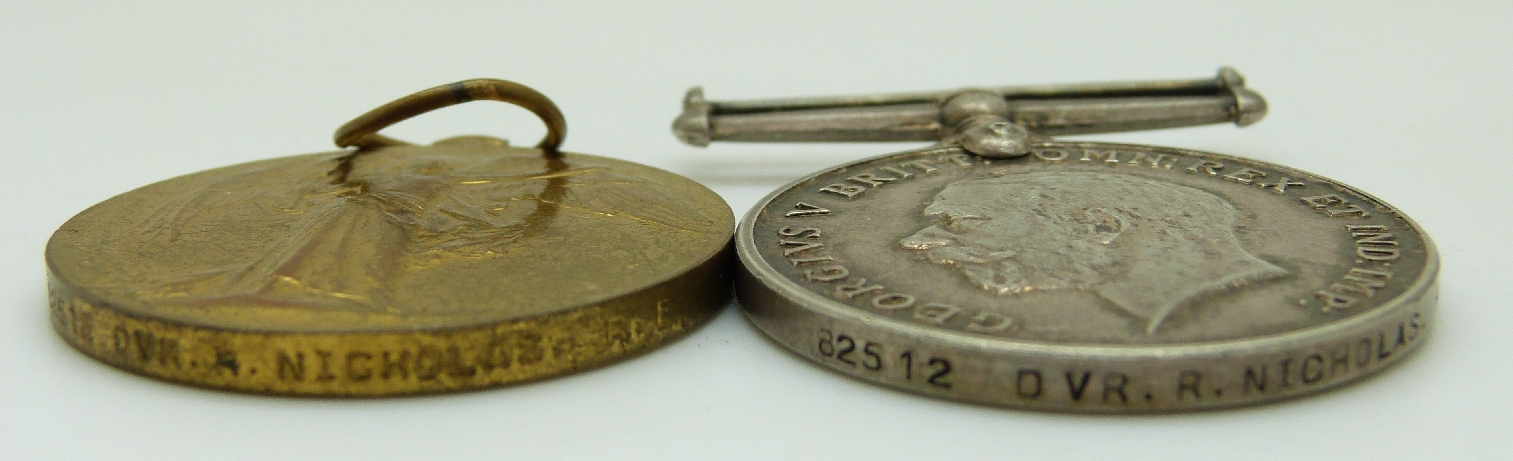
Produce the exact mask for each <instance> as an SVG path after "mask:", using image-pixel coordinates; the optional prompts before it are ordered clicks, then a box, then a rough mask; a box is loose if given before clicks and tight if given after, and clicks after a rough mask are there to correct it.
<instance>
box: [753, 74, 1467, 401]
mask: <svg viewBox="0 0 1513 461" xmlns="http://www.w3.org/2000/svg"><path fill="white" fill-rule="evenodd" d="M1223 74H1224V73H1221V77H1222V75H1223ZM1234 77H1235V79H1236V80H1238V74H1235V76H1234ZM1129 87H1136V86H1135V85H1129ZM964 93H966V92H961V93H957V95H960V94H964ZM1250 94H1251V95H1254V93H1250ZM1137 98H1143V97H1137ZM1254 99H1256V100H1257V101H1259V96H1254ZM947 103H948V100H947V101H943V102H942V104H941V105H942V106H946V105H947ZM1008 103H1009V105H1011V106H1012V105H1013V104H1014V102H1013V101H1008ZM1231 104H1232V105H1231V106H1230V107H1231V108H1233V107H1237V106H1235V105H1233V104H1234V103H1233V102H1231ZM1259 104H1262V105H1263V107H1264V103H1259ZM992 105H993V104H991V103H986V104H976V105H975V106H976V107H990V106H992ZM950 112H951V111H950V110H949V108H947V109H941V110H939V113H942V114H947V115H946V116H942V117H941V120H945V119H946V118H948V116H949V117H957V118H964V119H970V118H971V117H972V115H970V114H969V116H966V117H961V116H950V115H949V114H950ZM981 112H982V111H979V115H981ZM1232 114H1234V115H1235V118H1234V119H1231V120H1237V119H1241V120H1242V119H1244V115H1243V111H1239V110H1236V111H1233V112H1232ZM989 115H992V114H989ZM1251 121H1254V120H1251ZM993 123H1006V124H1007V125H1008V126H1007V127H1002V126H1000V127H998V128H999V129H998V131H999V132H1000V134H1003V133H1007V135H1006V136H1004V139H1009V140H1012V141H1014V142H1020V143H1021V146H1022V147H1021V148H1020V149H1019V151H1020V152H1019V153H1018V154H1019V155H1007V156H983V155H973V153H972V152H971V150H972V147H973V146H972V143H971V142H969V141H970V140H963V139H962V138H963V135H964V133H956V134H951V135H945V136H942V145H939V146H935V147H931V148H927V149H922V150H916V151H909V152H903V153H898V154H891V155H886V156H882V157H875V158H871V159H867V160H862V161H858V162H854V163H850V164H846V165H841V166H838V167H835V168H832V169H829V170H826V171H821V172H818V173H815V174H813V175H810V176H808V177H805V178H803V179H800V180H798V181H796V182H794V183H792V184H789V185H788V186H786V187H784V188H782V189H780V190H778V191H777V192H774V193H773V194H771V195H769V196H768V197H767V198H766V199H764V200H763V201H762V202H760V203H759V204H758V205H757V206H756V208H754V209H753V210H752V211H751V212H750V213H749V214H747V216H746V218H745V220H744V221H743V222H742V224H741V225H740V226H739V227H738V228H737V235H736V245H737V252H738V254H739V255H740V257H741V261H742V274H741V275H740V276H739V278H738V280H737V289H738V293H739V297H740V300H741V304H742V306H743V307H744V309H745V310H746V312H747V315H748V317H749V318H751V320H752V321H753V322H754V323H756V325H758V326H759V327H760V328H761V329H762V330H763V331H765V332H766V333H768V334H769V335H770V336H772V337H773V338H774V339H775V340H777V341H778V342H779V343H781V344H783V345H784V346H786V347H788V348H790V349H792V350H793V351H794V352H796V353H798V354H800V355H802V356H804V357H807V358H809V359H811V360H813V361H815V362H817V363H819V364H821V365H823V366H825V367H828V368H831V369H834V370H836V371H839V372H842V373H846V374H848V375H851V376H854V377H857V378H860V379H863V380H867V381H871V382H875V383H879V384H884V385H887V386H892V387H896V388H900V389H905V390H909V391H913V392H919V393H923V394H927V395H932V396H937V397H943V398H949V399H957V400H966V401H973V402H981V403H989V404H997V405H1006V406H1012V407H1021V408H1033V409H1042V410H1056V411H1079V412H1102V413H1131V412H1151V411H1184V410H1201V409H1211V408H1222V407H1233V406H1239V405H1248V404H1255V403H1262V402H1268V401H1275V400H1280V399H1286V398H1290V397H1295V396H1300V395H1305V394H1309V393H1313V392H1317V391H1321V390H1324V389H1329V388H1332V387H1336V386H1339V385H1342V384H1345V383H1348V382H1351V381H1354V380H1356V379H1359V378H1361V377H1364V376H1368V375H1370V374H1372V373H1374V372H1376V371H1378V370H1380V369H1382V368H1384V367H1386V366H1389V365H1391V364H1393V363H1396V362H1397V361H1399V360H1401V359H1402V358H1403V357H1405V356H1406V355H1408V353H1409V352H1410V351H1412V350H1414V349H1415V348H1416V347H1417V346H1418V345H1419V344H1420V343H1421V342H1422V341H1423V340H1424V338H1425V334H1426V332H1427V328H1428V327H1429V324H1430V322H1431V320H1432V317H1433V313H1434V309H1435V304H1436V301H1437V283H1436V281H1437V274H1438V264H1439V263H1438V255H1437V253H1436V251H1435V250H1434V247H1433V244H1432V243H1431V242H1430V240H1429V238H1428V237H1427V236H1426V235H1425V234H1424V233H1423V231H1422V230H1420V229H1419V228H1418V227H1417V225H1415V224H1414V223H1413V222H1412V221H1411V220H1410V219H1408V218H1407V217H1406V216H1403V215H1402V214H1401V213H1399V212H1398V211H1397V210H1396V209H1394V208H1392V207H1391V206H1390V205H1387V204H1386V203H1383V202H1382V201H1380V200H1378V199H1376V198H1374V197H1371V196H1370V195H1367V194H1365V193H1362V192H1360V191H1357V190H1355V189H1353V188H1350V187H1349V186H1346V185H1343V184H1340V183H1338V182H1335V181H1331V180H1329V179H1327V178H1323V177H1320V176H1317V175H1313V174H1310V173H1306V172H1302V171H1298V170H1294V169H1291V168H1287V167H1283V166H1278V165H1272V164H1269V163H1265V162H1260V161H1255V160H1249V159H1243V158H1237V157H1230V156H1225V155H1220V154H1213V153H1206V152H1197V151H1190V150H1182V149H1174V148H1167V147H1155V146H1141V145H1126V144H1110V143H1094V142H1058V141H1052V140H1049V139H1046V138H1043V137H1040V136H1037V135H1036V134H1038V133H1036V134H1015V133H1022V132H1024V131H1025V130H1023V129H1022V128H1021V127H1019V126H1017V124H1012V123H1008V122H1004V121H999V122H993ZM1110 123H1115V124H1117V121H1112V122H1110ZM947 124H948V123H947ZM1016 128H1017V129H1018V130H1017V131H1016V130H1015V129H1016Z"/></svg>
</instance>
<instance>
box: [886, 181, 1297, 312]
mask: <svg viewBox="0 0 1513 461" xmlns="http://www.w3.org/2000/svg"><path fill="white" fill-rule="evenodd" d="M924 214H925V216H926V217H927V218H928V219H930V220H932V221H933V222H934V223H933V224H932V225H930V226H928V227H926V228H924V229H921V230H920V231H918V232H916V233H914V234H913V235H910V236H908V237H905V238H903V239H902V240H900V241H899V244H900V245H901V246H903V248H905V249H909V250H915V251H919V252H921V253H922V254H923V255H924V256H925V257H926V258H928V259H929V260H930V261H931V262H933V263H935V264H941V265H944V266H948V267H951V268H953V269H955V270H957V271H959V272H960V273H961V274H962V275H963V276H965V277H966V279H967V280H969V281H970V282H971V283H972V284H973V285H975V286H977V287H978V288H981V289H983V290H987V291H988V292H991V293H993V294H995V295H998V296H1014V295H1017V294H1021V293H1029V292H1035V291H1046V290H1083V291H1088V292H1092V293H1094V294H1096V295H1097V296H1098V297H1100V298H1102V299H1103V300H1105V301H1107V303H1108V304H1109V305H1112V306H1113V307H1115V308H1117V309H1118V310H1119V311H1121V312H1123V313H1125V314H1127V315H1129V316H1132V317H1134V318H1136V319H1138V320H1140V321H1141V322H1143V323H1144V325H1145V331H1146V333H1147V334H1153V333H1154V332H1155V331H1156V329H1157V328H1158V327H1159V326H1160V325H1161V322H1162V321H1164V320H1166V319H1167V318H1168V317H1169V316H1171V315H1172V314H1173V313H1174V312H1176V311H1177V310H1178V309H1180V308H1182V307H1183V306H1186V305H1188V304H1190V303H1192V302H1193V301H1195V300H1197V299H1199V298H1201V297H1203V296H1206V295H1210V294H1213V293H1218V292H1222V291H1227V290H1231V289H1234V288H1237V287H1241V286H1244V285H1248V284H1252V283H1257V282H1261V281H1265V280H1271V279H1276V278H1280V277H1284V276H1287V275H1288V271H1286V270H1284V269H1282V268H1280V267H1277V266H1276V265H1274V264H1272V263H1269V262H1267V261H1265V260H1262V259H1261V258H1258V257H1256V256H1255V255H1252V254H1251V253H1250V252H1248V251H1246V250H1245V248H1243V247H1242V246H1241V244H1240V239H1239V237H1237V236H1236V234H1235V225H1236V223H1237V221H1238V220H1239V217H1240V213H1239V211H1238V210H1236V209H1235V207H1234V205H1232V204H1230V203H1229V202H1228V201H1227V200H1225V199H1224V198H1222V197H1219V196H1217V195H1214V194H1212V193H1209V192H1205V191H1202V190H1199V189H1195V188H1192V187H1188V186H1182V185H1177V184H1172V183H1167V182H1161V181H1156V180H1151V179H1146V178H1142V177H1138V176H1130V175H1123V174H1114V173H1097V172H1035V173H1018V174H1005V175H998V176H988V177H980V178H975V179H968V180H964V181H960V182H957V183H954V184H951V185H949V186H947V187H946V188H945V189H943V190H941V191H940V193H939V194H937V195H936V196H935V198H934V200H933V201H932V202H931V203H930V205H929V206H927V207H926V208H925V210H924Z"/></svg>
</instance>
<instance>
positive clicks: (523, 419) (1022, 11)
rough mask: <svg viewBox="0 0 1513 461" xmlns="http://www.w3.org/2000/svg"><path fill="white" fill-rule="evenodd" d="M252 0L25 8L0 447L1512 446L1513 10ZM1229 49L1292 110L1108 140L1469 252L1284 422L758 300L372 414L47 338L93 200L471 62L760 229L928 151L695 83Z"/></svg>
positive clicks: (1142, 67)
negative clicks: (1257, 164)
mask: <svg viewBox="0 0 1513 461" xmlns="http://www.w3.org/2000/svg"><path fill="white" fill-rule="evenodd" d="M211 3H226V4H225V5H213V4H211ZM239 3H243V2H157V1H144V2H96V3H81V2H44V1H29V2H24V1H6V2H4V3H3V4H0V40H3V42H0V168H3V169H0V175H3V176H0V191H3V192H0V197H3V199H0V200H3V202H0V203H3V207H4V208H3V213H4V219H3V234H0V242H3V243H0V248H3V252H4V253H3V258H0V458H3V459H6V460H12V459H15V460H29V459H149V458H151V459H365V460H380V459H708V460H714V459H720V460H723V459H795V458H797V459H926V458H929V459H945V460H954V459H1073V458H1079V459H1155V458H1162V459H1195V458H1212V459H1221V458H1222V459H1262V458H1264V459H1324V458H1329V457H1341V459H1371V460H1380V459H1494V458H1500V459H1507V458H1506V456H1509V455H1508V453H1509V452H1510V450H1513V441H1510V438H1513V416H1510V414H1513V367H1510V365H1509V363H1510V358H1513V334H1510V333H1513V306H1510V303H1509V300H1510V299H1513V288H1510V287H1513V283H1510V281H1513V270H1510V267H1513V266H1510V264H1509V258H1510V256H1513V254H1510V251H1509V249H1510V247H1513V245H1510V244H1509V243H1508V240H1507V239H1508V237H1509V236H1510V233H1513V232H1510V231H1513V219H1510V218H1509V216H1510V213H1509V212H1510V207H1509V205H1508V200H1509V198H1510V196H1513V187H1510V186H1509V185H1508V180H1507V178H1508V176H1509V173H1508V165H1509V164H1510V161H1513V160H1510V156H1513V148H1510V146H1513V141H1510V137H1509V134H1508V133H1509V131H1510V128H1513V127H1510V122H1509V119H1510V118H1513V117H1510V116H1513V110H1510V108H1513V89H1510V88H1513V35H1510V34H1513V32H1510V30H1513V7H1510V6H1509V5H1508V4H1506V3H1503V4H1494V3H1492V2H1486V3H1463V2H1418V3H1409V2H1394V3H1395V4H1394V5H1393V6H1390V7H1386V6H1381V5H1379V4H1380V3H1384V2H1353V3H1342V4H1335V5H1330V6H1313V5H1310V4H1308V2H1296V3H1287V4H1274V5H1255V4H1245V5H1239V4H1238V2H1234V3H1236V4H1231V5H1219V4H1216V3H1217V2H1191V3H1184V2H1160V3H1158V4H1153V5H1135V4H1133V3H1132V2H1131V3H1127V2H1109V3H1080V2H1051V1H1036V2H982V3H979V4H973V3H960V4H933V3H932V2H920V1H911V2H855V3H833V4H817V3H816V4H811V2H802V1H796V2H787V1H765V0H764V1H747V2H709V3H695V2H684V3H671V2H667V3H664V2H625V3H617V4H611V3H604V4H595V3H585V4H570V3H568V2H544V1H540V2H504V1H483V2H476V3H461V2H457V3H447V2H409V4H405V5H399V4H400V3H407V2H372V4H369V2H322V3H324V4H322V5H307V4H306V3H317V2H284V3H283V4H272V5H265V6H257V7H254V6H243V5H240V4H239ZM245 3H259V2H245ZM262 3H275V2H262ZM378 3H383V5H382V6H379V5H378ZM1226 64H1227V65H1233V66H1235V67H1236V68H1238V69H1239V70H1240V71H1241V72H1242V73H1244V74H1245V75H1246V77H1247V78H1248V82H1249V85H1250V87H1252V88H1254V89H1256V90H1258V91H1259V92H1261V93H1262V94H1263V95H1265V96H1266V98H1267V99H1268V101H1269V102H1270V104H1271V112H1270V114H1269V115H1268V117H1267V118H1266V119H1265V120H1263V121H1262V122H1261V123H1259V124H1257V125H1254V126H1251V127H1248V128H1244V129H1237V128H1235V127H1233V126H1228V125H1226V126H1210V127H1201V128H1189V129H1180V130H1167V131H1160V132H1147V133H1132V134H1120V135H1107V136H1100V137H1099V139H1110V140H1119V141H1127V142H1139V143H1148V144H1161V145H1170V146H1178V147H1184V148H1193V149H1199V150H1209V151H1217V152H1225V153H1229V154H1235V155H1240V156H1245V157H1252V158H1256V159H1260V160H1264V161H1269V162H1274V163H1279V164H1283V165H1289V166H1293V167H1297V168H1300V169H1303V170H1306V171H1311V172H1314V173H1318V174H1321V175H1324V176H1328V177H1331V178H1334V179H1338V180H1341V181H1343V182H1345V183H1347V184H1351V185H1354V186H1356V187H1359V188H1360V189H1363V190H1365V191H1368V192H1370V193H1372V194H1375V195H1377V196H1378V197H1381V198H1383V199H1385V200H1387V201H1388V202H1390V203H1392V204H1394V205H1396V206H1397V207H1399V208H1401V209H1402V210H1404V211H1405V212H1407V213H1408V214H1409V215H1410V216H1413V217H1414V218H1415V219H1416V220H1418V222H1419V223H1420V224H1422V225H1423V227H1424V228H1425V229H1427V230H1428V231H1429V232H1430V234H1431V235H1432V236H1433V238H1434V239H1435V241H1436V242H1437V243H1438V245H1439V250H1440V252H1441V255H1442V256H1443V258H1444V259H1443V263H1444V269H1443V272H1442V273H1441V280H1442V282H1441V283H1442V287H1443V296H1442V298H1441V299H1442V300H1441V304H1440V314H1439V317H1438V319H1437V322H1436V323H1435V324H1434V325H1433V335H1432V339H1430V340H1429V342H1427V343H1425V344H1424V348H1423V349H1422V350H1421V351H1420V352H1419V353H1418V354H1417V355H1416V356H1415V357H1413V358H1412V359H1411V360H1409V361H1407V362H1406V363H1404V364H1402V365H1401V366H1398V367H1395V368H1393V369H1390V370H1387V372H1386V373H1384V374H1382V375H1380V376H1378V377H1375V378H1373V379H1370V380H1367V381H1364V382H1361V383H1359V384H1357V385H1353V386H1349V387H1347V388H1344V389H1340V390H1338V391H1335V392H1331V393H1327V394H1324V395H1320V396H1316V397H1311V398H1306V399H1302V400H1298V401H1293V402H1288V403H1282V404H1274V405H1268V406H1261V407H1255V408H1246V409H1239V410H1228V411H1217V412H1208V413H1200V414H1183V415H1165V416H1141V417H1108V416H1075V415H1059V414H1046V413H1033V412H1024V411H1014V410H1005V409H998V408H989V407H981V406H974V405H966V404H958V403H950V402H943V401H938V400H932V399H927V398H922V397H917V396H914V395H911V394H905V393H901V392H895V391H891V390H887V389H883V388H879V387H875V386H872V385H868V384H864V383H860V382H857V381H853V380H850V379H848V378H846V377H843V376H841V375H838V374H834V373H831V372H828V371H824V370H822V369H820V368H818V367H816V366H812V365H810V364H809V363H807V362H805V361H804V360H803V359H801V358H798V357H797V356H795V355H792V354H789V353H787V352H785V351H784V350H781V349H779V348H778V347H776V346H775V345H774V344H773V343H770V342H768V341H766V340H765V339H764V338H763V337H762V336H761V335H760V333H759V332H758V331H757V330H755V329H753V328H752V327H751V326H749V325H748V324H747V322H746V321H745V320H744V319H743V318H741V317H740V315H739V314H738V313H737V311H736V310H735V307H734V306H733V305H732V306H731V307H730V308H728V309H727V310H726V311H725V312H724V313H723V314H721V316H720V317H719V318H718V319H716V320H715V321H714V322H713V323H712V324H710V325H708V326H706V327H704V328H703V329H701V330H698V331H697V332H696V333H695V334H693V335H692V336H691V337H688V338H686V339H684V340H681V341H679V342H676V343H674V344H671V345H669V346H668V347H666V348H663V349H660V350H658V351H656V352H653V353H651V354H649V355H646V356H643V357H640V358H637V359H635V360H631V361H628V362H625V363H621V364H617V365H613V366H609V367H606V368H602V369H599V370H595V371H591V372H587V373H582V374H578V375H573V376H567V377H562V378H558V379H551V380H546V381H542V382H536V383H532V384H526V385H519V386H513V387H506V388H501V389H493V390H485V391H480V392H470V393H462V394H456V395H445V396H431V397H418V398H394V399H375V400H345V401H340V400H319V399H289V398H273V397H259V396H248V395H238V394H230V393H223V392H214V391H206V390H200V389H196V388H191V387H186V386H181V385H174V384H167V383H163V382H158V381H154V380H150V379H146V378H141V377H138V376H135V375H131V374H128V373H124V372H121V371H118V370H116V369H113V368H110V367H108V366H105V365H102V364H100V363H97V362H95V361H94V360H91V359H89V358H87V357H85V356H84V355H82V354H80V353H78V352H75V351H74V350H72V349H70V348H69V347H67V346H66V345H65V344H64V343H63V342H62V341H60V340H59V339H58V338H57V337H56V335H55V334H54V333H53V332H52V331H51V330H50V329H49V327H48V323H47V318H46V309H45V307H46V293H45V285H44V279H43V265H42V248H43V244H44V242H45V241H46V239H47V238H48V236H49V234H50V233H51V232H52V231H53V230H54V229H56V228H57V226H59V225H60V224H62V223H63V221H64V220H66V219H68V218H69V217H70V216H71V215H73V214H74V213H77V212H78V211H80V210H83V209H84V208H85V207H88V206H89V205H91V204H94V203H96V202H99V201H101V200H104V199H106V198H108V197H110V196H112V195H115V194H119V193H122V192H125V191H128V190H131V189H133V188H136V187H138V186H142V185H146V184H148V183H151V182H155V181H158V180H162V179H166V178H169V177H172V176H176V175H180V174H184V173H189V172H194V171H198V170H203V169H207V168H211V167H216V166H223V165H229V164H234V163H240V162H246V161H250V160H256V159H263V158H269V157H275V156H283V155H291V154H296V153H304V152H313V151H322V150H331V149H332V146H331V144H330V141H329V136H330V134H331V132H332V131H333V130H334V129H335V127H336V126H338V125H340V124H341V123H343V122H345V121H347V120H348V119H349V118H351V117H353V116H355V115H357V114H359V113H362V112H364V111H366V110H368V109H369V108H372V107H375V106H377V105H378V104H381V103H384V102H387V101H389V100H391V99H394V98H396V97H399V96H402V95H405V94H408V93H410V92H413V91H416V90H419V89H422V88H427V87H430V86H433V85H438V84H443V83H448V82H452V81H456V80H461V79H464V78H472V77H497V78H506V79H511V80H515V81H518V82H522V83H525V84H527V85H530V86H533V87H535V88H537V89H539V90H541V91H542V92H544V93H546V94H547V95H550V96H551V97H552V98H553V99H554V100H556V102H557V104H558V105H559V106H561V108H562V110H563V111H564V112H565V113H566V115H567V119H568V124H569V126H570V130H569V134H568V137H567V142H566V144H565V148H566V149H568V150H570V151H576V152H587V153H594V154H599V155H607V156H613V157H618V158H622V159H627V160H632V161H637V162H642V163H646V164H650V165H653V166H657V167H660V168H663V169H667V170H670V171H672V172H675V173H679V174H682V175H685V176H688V177H691V178H694V179H695V180H698V181H700V182H702V183H704V184H706V185H708V186H709V187H711V188H712V189H714V190H715V191H717V192H719V193H720V194H721V195H723V196H724V197H725V198H726V199H727V200H728V201H729V202H730V205H731V207H732V208H733V209H735V210H736V213H737V214H738V215H739V214H742V213H744V212H745V211H746V210H747V209H748V208H749V207H750V206H751V205H752V204H753V203H755V202H756V200H757V199H759V198H760V197H761V196H762V195H764V194H766V193H767V192H769V191H771V190H772V189H774V188H775V187H777V186H779V185H781V184H783V183H785V182H787V181H789V180H791V179H794V178H796V177H798V176H799V175H802V174H805V173H807V172H811V171H814V170H818V169H820V168H823V167H825V166H828V165H833V164H836V163H840V162H842V161H845V160H849V159H854V158H859V157H861V156H864V155H874V154H881V153H886V152H891V151H897V150H902V149H905V148H909V147H915V145H907V144H897V145H876V144H874V145H731V144H724V145H721V144H717V145H715V146H713V147H711V148H708V149H697V148H693V147H688V146H684V145H682V144H679V143H678V142H677V141H676V140H675V139H674V138H673V137H672V136H671V135H670V134H669V132H668V124H669V122H670V121H671V119H672V117H673V116H674V115H676V114H677V112H678V110H679V100H680V98H681V96H682V94H683V91H684V90H685V89H686V88H687V87H689V86H691V85H695V84H702V85H705V88H706V89H707V94H708V95H709V97H710V98H711V99H732V98H755V97H777V96H804V95H827V94H849V93H867V92H882V91H905V90H933V89H950V88H958V87H962V86H968V85H1001V84H1019V83H1048V82H1071V81H1101V80H1131V79H1155V78H1197V77H1206V76H1210V75H1212V74H1213V72H1214V71H1215V69H1216V68H1217V67H1218V66H1220V65H1226ZM543 132H544V130H543V129H542V128H541V127H540V124H539V123H538V122H536V121H535V120H534V119H533V118H532V117H531V116H530V115H529V114H528V113H527V112H525V111H522V110H519V109H514V108H511V107H509V106H506V105H503V104H494V103H475V104H470V105H466V106H460V107H456V108H452V109H447V110H444V111H441V112H437V113H433V114H429V115H426V116H423V117H420V118H418V119H415V120H413V121H410V122H406V123H404V124H401V125H399V126H396V127H394V128H392V129H390V130H389V131H386V133H387V134H390V135H393V136H395V137H399V138H403V139H410V140H414V141H422V142H425V141H430V140H434V139H437V138H441V137H447V136H452V135H457V134H465V133H484V134H491V135H496V136H507V137H509V138H511V139H513V140H515V141H516V143H517V144H530V143H533V142H534V141H535V140H536V139H537V138H538V137H539V136H541V134H542V133H543Z"/></svg>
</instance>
